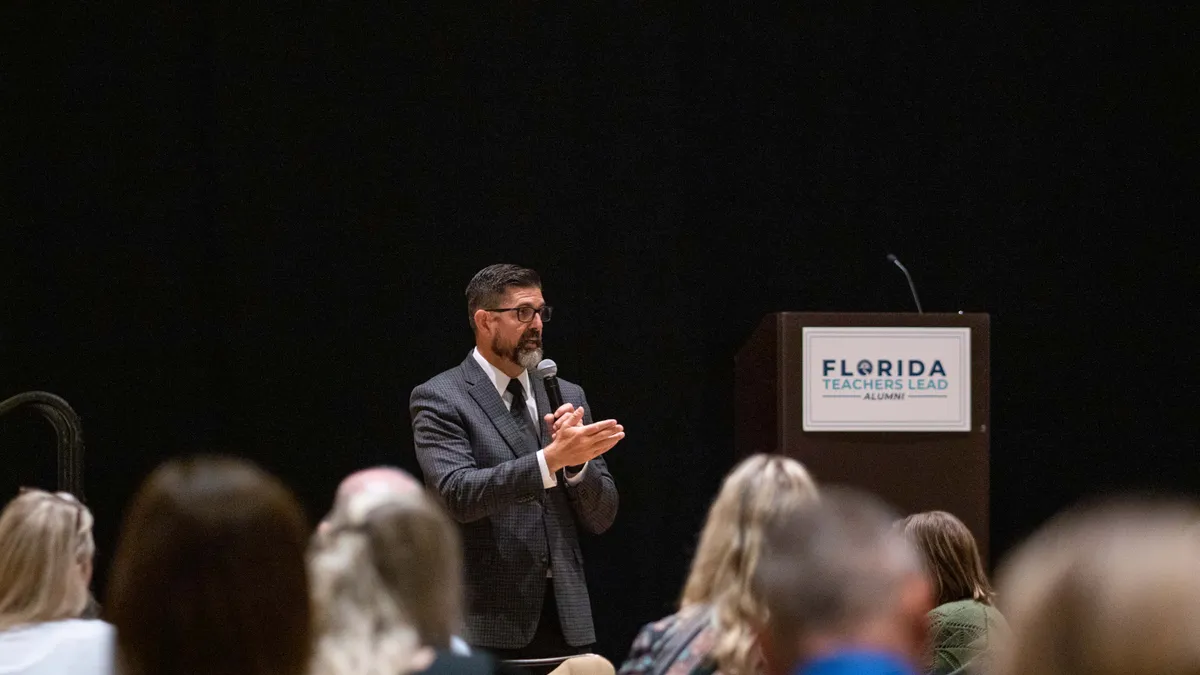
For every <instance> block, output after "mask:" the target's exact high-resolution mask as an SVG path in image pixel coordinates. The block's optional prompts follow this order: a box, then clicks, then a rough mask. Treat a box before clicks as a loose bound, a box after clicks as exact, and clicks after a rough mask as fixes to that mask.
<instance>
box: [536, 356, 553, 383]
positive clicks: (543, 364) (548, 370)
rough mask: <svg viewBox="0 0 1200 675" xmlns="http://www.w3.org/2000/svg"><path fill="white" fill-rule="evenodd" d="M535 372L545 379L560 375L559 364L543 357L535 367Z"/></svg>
mask: <svg viewBox="0 0 1200 675" xmlns="http://www.w3.org/2000/svg"><path fill="white" fill-rule="evenodd" d="M533 374H534V375H536V376H538V377H540V378H542V379H543V380H544V379H546V378H547V377H558V364H557V363H555V362H553V361H551V360H550V359H542V360H541V361H538V364H537V366H535V367H534V369H533Z"/></svg>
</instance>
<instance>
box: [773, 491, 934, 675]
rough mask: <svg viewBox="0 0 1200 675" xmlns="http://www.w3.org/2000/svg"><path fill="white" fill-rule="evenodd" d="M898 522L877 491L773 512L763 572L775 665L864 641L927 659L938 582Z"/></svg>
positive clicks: (916, 660) (786, 667)
mask: <svg viewBox="0 0 1200 675" xmlns="http://www.w3.org/2000/svg"><path fill="white" fill-rule="evenodd" d="M894 522H895V516H894V514H893V513H892V512H891V511H890V510H889V509H888V508H887V507H886V506H884V505H883V504H882V503H881V502H879V501H878V500H877V499H875V498H874V497H871V496H869V495H866V494H863V493H858V492H854V491H849V490H844V489H843V490H836V489H835V490H830V489H826V490H823V491H822V495H821V500H820V502H819V503H817V504H815V505H814V506H812V507H811V508H808V509H801V510H797V511H795V512H792V513H788V514H784V515H783V516H781V517H779V518H775V519H772V522H771V523H770V526H769V527H768V528H767V529H766V534H765V537H764V542H763V553H762V558H761V559H760V560H759V564H758V570H757V573H756V575H755V584H756V587H757V589H758V592H759V593H760V595H761V596H762V597H764V598H766V601H767V607H768V610H769V612H770V614H769V616H770V618H769V622H768V625H767V631H766V634H765V635H764V636H763V637H764V642H765V644H766V647H767V649H766V650H765V651H766V657H767V671H768V672H770V673H776V674H781V673H789V672H791V671H792V669H793V668H794V667H796V666H797V665H802V664H803V663H806V662H808V661H810V660H812V659H814V658H819V657H823V656H830V655H833V654H835V653H837V652H841V651H843V650H860V649H865V650H872V651H884V652H890V653H892V654H894V655H896V656H900V657H903V658H904V659H906V660H908V661H910V662H911V663H912V664H913V665H919V664H922V663H924V661H925V651H926V641H927V634H928V620H927V618H926V614H927V613H928V611H929V610H930V609H932V606H933V605H932V594H931V589H930V583H929V580H928V579H927V578H926V575H925V571H924V569H923V568H922V566H921V562H920V558H919V557H918V555H917V553H916V551H915V550H913V548H912V546H911V545H910V544H909V543H908V541H907V540H905V539H904V537H903V536H901V535H900V533H899V532H897V531H896V530H895V528H894V527H893V523H894Z"/></svg>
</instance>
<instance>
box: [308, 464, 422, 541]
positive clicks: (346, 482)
mask: <svg viewBox="0 0 1200 675" xmlns="http://www.w3.org/2000/svg"><path fill="white" fill-rule="evenodd" d="M421 489H422V487H421V482H420V481H418V480H417V479H416V478H415V477H413V475H412V474H410V473H408V472H407V471H404V470H403V469H397V468H396V467H393V466H373V467H371V468H369V469H361V470H359V471H355V472H354V473H352V474H350V475H349V476H346V477H345V478H343V479H342V482H341V483H338V487H337V493H336V494H335V495H334V498H333V508H332V509H330V511H329V514H328V515H326V516H325V518H324V519H323V520H322V521H321V522H320V523H318V524H317V532H316V536H315V538H314V545H315V544H319V543H320V538H321V537H323V536H325V534H326V533H327V532H328V531H329V528H330V527H331V525H332V520H333V518H334V517H335V515H336V514H337V513H338V512H339V511H343V510H345V508H346V505H347V504H348V503H349V502H350V499H351V498H352V497H355V496H357V495H360V494H362V493H364V492H386V493H391V494H400V493H403V492H409V491H413V490H415V491H418V492H419V491H421Z"/></svg>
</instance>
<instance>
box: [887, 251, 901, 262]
mask: <svg viewBox="0 0 1200 675" xmlns="http://www.w3.org/2000/svg"><path fill="white" fill-rule="evenodd" d="M897 260H899V258H897V257H896V256H894V255H892V254H891V253H889V254H888V262H893V263H894V262H896V261H897Z"/></svg>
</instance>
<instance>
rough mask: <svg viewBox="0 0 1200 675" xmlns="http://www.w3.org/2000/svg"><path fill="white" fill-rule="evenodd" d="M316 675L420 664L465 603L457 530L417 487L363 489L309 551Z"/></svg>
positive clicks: (445, 639) (444, 639)
mask: <svg viewBox="0 0 1200 675" xmlns="http://www.w3.org/2000/svg"><path fill="white" fill-rule="evenodd" d="M310 565H311V569H312V577H313V599H314V601H315V603H316V606H317V608H318V633H319V639H318V642H317V647H316V655H315V661H314V668H313V671H314V673H316V674H318V675H332V674H338V675H342V674H345V675H351V674H354V675H359V674H373V673H379V674H380V675H384V674H386V675H396V674H398V673H404V672H409V671H412V670H415V669H419V667H418V665H417V660H418V659H419V658H420V657H421V654H422V649H421V648H422V647H428V648H432V649H439V650H441V649H448V648H449V647H450V638H451V635H452V634H453V633H454V631H455V629H457V628H458V626H459V621H460V613H461V607H462V578H461V577H462V551H461V543H460V541H459V535H458V530H457V529H456V527H455V525H454V524H453V523H452V522H451V521H450V518H449V517H448V516H447V515H446V514H445V513H444V512H443V511H442V510H441V508H440V507H439V506H438V505H437V504H436V503H435V502H434V501H433V500H432V499H430V498H429V497H428V496H427V495H426V494H425V492H424V491H423V490H405V491H400V492H395V491H387V490H377V491H376V490H367V491H363V492H359V493H357V494H355V495H353V496H351V497H350V498H349V499H348V500H347V501H346V503H345V505H344V508H341V509H338V510H336V511H335V513H334V514H333V516H332V517H331V518H330V520H329V527H328V529H327V530H326V531H325V533H324V535H323V536H322V537H321V538H320V539H319V540H318V541H317V543H316V545H315V548H314V551H313V553H312V555H311V559H310Z"/></svg>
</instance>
